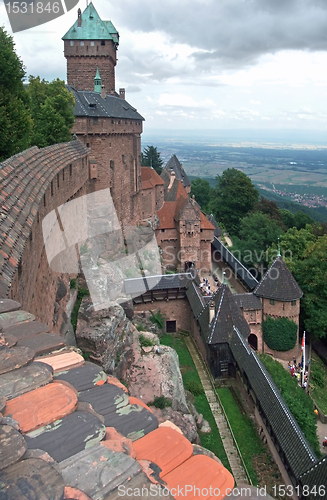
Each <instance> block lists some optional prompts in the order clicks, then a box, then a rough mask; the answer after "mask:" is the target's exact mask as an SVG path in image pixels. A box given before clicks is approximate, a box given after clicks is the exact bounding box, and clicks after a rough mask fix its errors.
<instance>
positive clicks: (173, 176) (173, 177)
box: [168, 170, 176, 191]
mask: <svg viewBox="0 0 327 500" xmlns="http://www.w3.org/2000/svg"><path fill="white" fill-rule="evenodd" d="M175 179H176V174H175V172H174V171H173V170H172V171H171V172H170V179H169V186H168V191H169V189H170V188H171V186H172V185H173V182H174V180H175Z"/></svg>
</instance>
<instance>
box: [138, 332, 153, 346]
mask: <svg viewBox="0 0 327 500" xmlns="http://www.w3.org/2000/svg"><path fill="white" fill-rule="evenodd" d="M139 341H140V345H141V346H142V347H150V346H153V345H154V344H155V342H154V340H153V339H150V338H149V337H145V336H144V335H142V334H141V335H139Z"/></svg>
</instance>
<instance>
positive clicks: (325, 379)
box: [310, 352, 327, 415]
mask: <svg viewBox="0 0 327 500" xmlns="http://www.w3.org/2000/svg"><path fill="white" fill-rule="evenodd" d="M310 394H311V397H312V399H313V400H314V402H315V403H317V405H318V406H319V408H320V409H321V411H322V412H324V414H325V415H327V366H326V365H325V363H324V362H323V361H322V360H321V359H320V358H319V356H318V355H317V354H316V353H315V352H312V356H311V372H310Z"/></svg>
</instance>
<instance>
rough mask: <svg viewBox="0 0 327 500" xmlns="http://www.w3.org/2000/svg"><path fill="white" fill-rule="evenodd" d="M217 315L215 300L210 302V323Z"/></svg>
mask: <svg viewBox="0 0 327 500" xmlns="http://www.w3.org/2000/svg"><path fill="white" fill-rule="evenodd" d="M215 315H216V312H215V303H214V301H213V300H211V301H210V304H209V324H210V323H211V322H212V320H213V319H214V317H215Z"/></svg>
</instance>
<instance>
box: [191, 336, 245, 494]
mask: <svg viewBox="0 0 327 500" xmlns="http://www.w3.org/2000/svg"><path fill="white" fill-rule="evenodd" d="M185 343H186V345H187V348H188V350H189V352H190V354H191V356H192V359H193V362H194V364H195V367H196V369H197V372H198V374H199V377H200V380H201V383H202V385H203V389H204V392H205V395H206V398H207V400H208V403H209V406H210V409H211V411H212V414H213V416H214V419H215V421H216V424H217V427H218V430H219V434H220V437H221V440H222V442H223V445H224V448H225V452H226V455H227V458H228V461H229V464H230V467H231V470H232V474H233V476H234V479H235V481H236V484H249V480H248V478H247V476H246V473H245V471H244V468H243V467H242V465H241V459H240V457H239V454H238V452H237V449H236V447H235V445H234V442H233V438H232V435H231V431H230V429H229V426H228V424H227V421H226V419H225V416H224V413H223V411H222V408H221V406H220V404H219V400H218V397H217V394H216V391H215V388H214V387H213V386H212V383H211V380H210V378H209V376H208V373H207V370H206V367H205V366H204V364H203V361H202V359H201V358H200V356H199V354H198V352H197V349H196V347H195V346H194V344H193V341H192V340H191V338H190V337H186V338H185Z"/></svg>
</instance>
